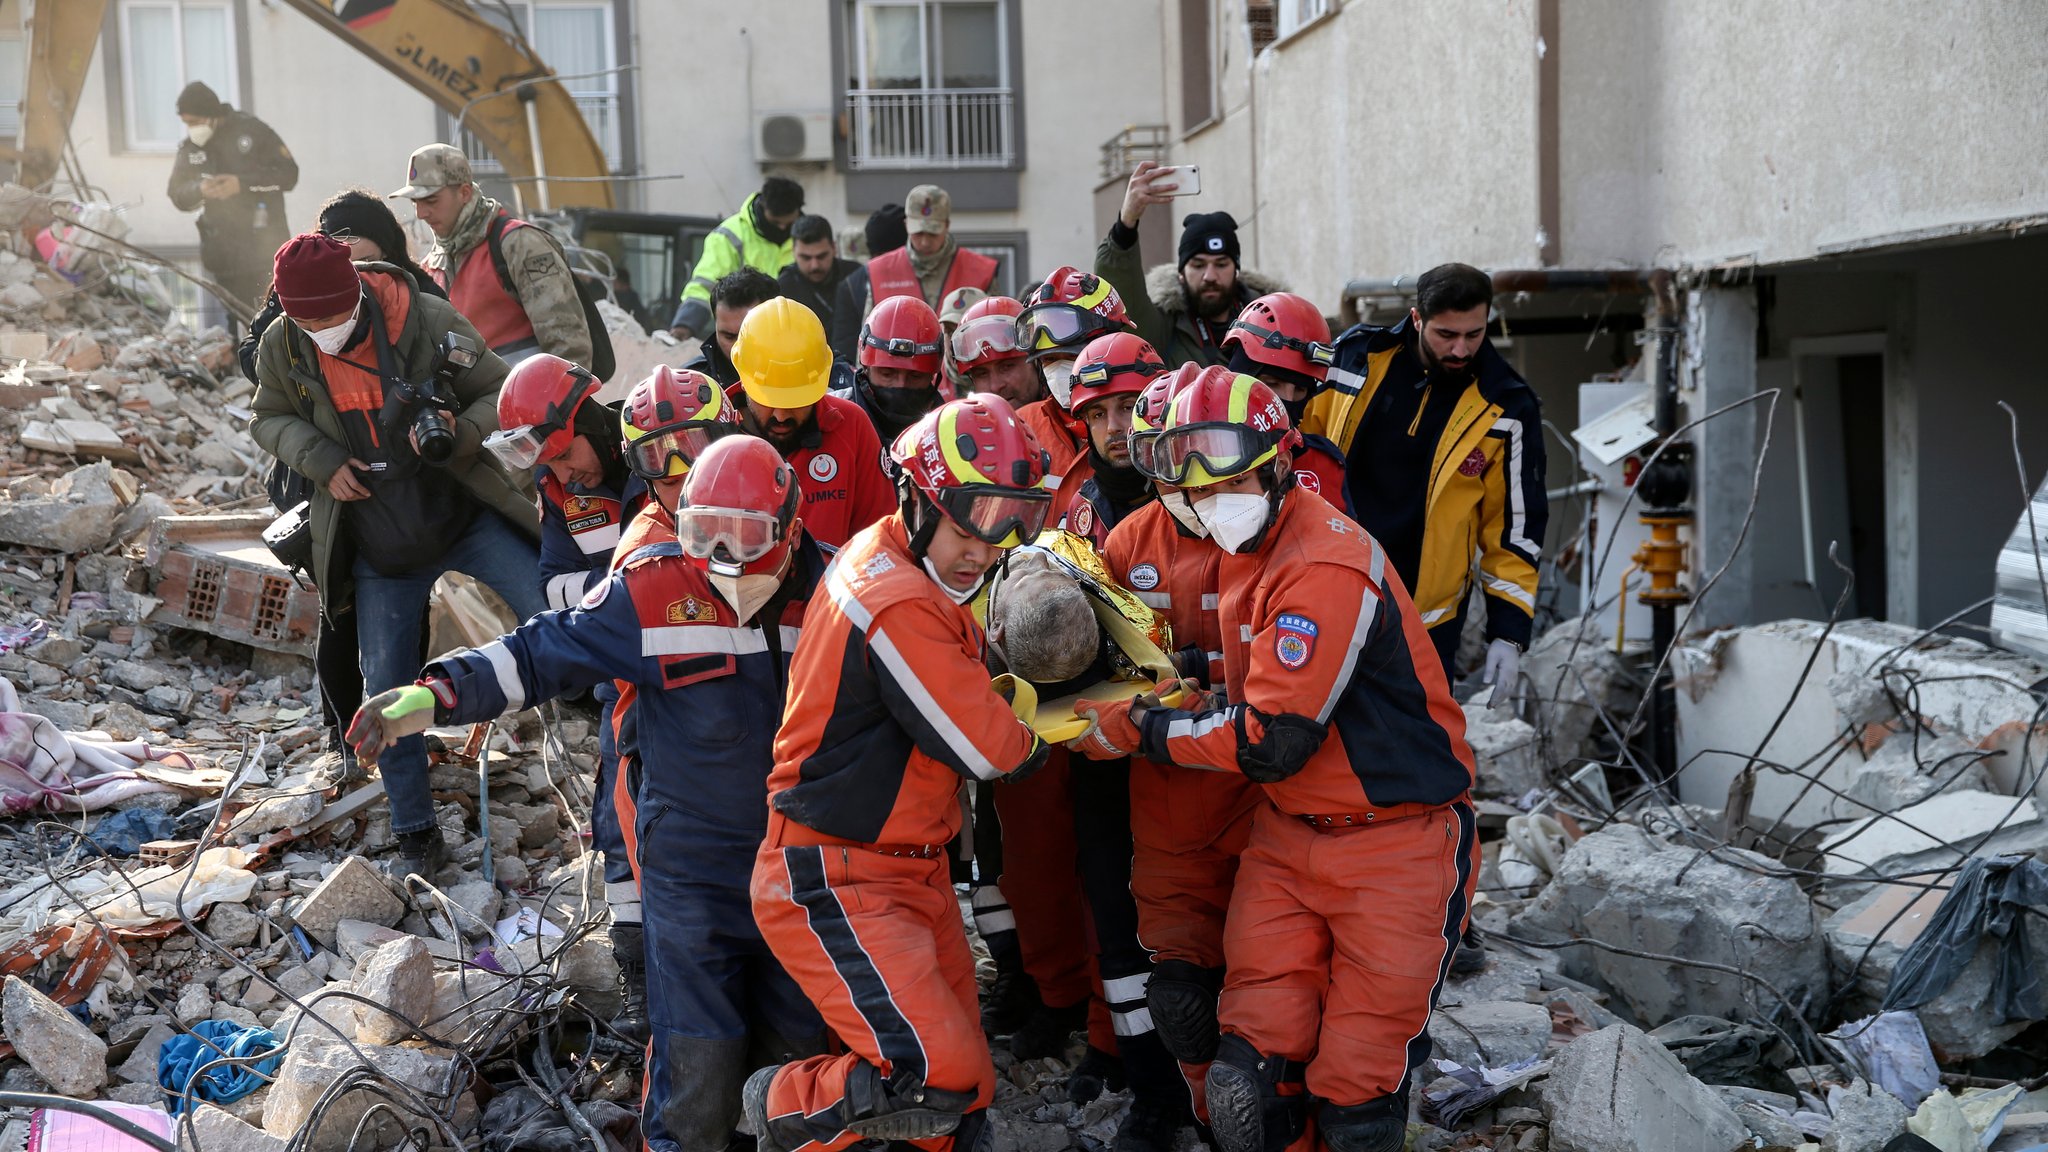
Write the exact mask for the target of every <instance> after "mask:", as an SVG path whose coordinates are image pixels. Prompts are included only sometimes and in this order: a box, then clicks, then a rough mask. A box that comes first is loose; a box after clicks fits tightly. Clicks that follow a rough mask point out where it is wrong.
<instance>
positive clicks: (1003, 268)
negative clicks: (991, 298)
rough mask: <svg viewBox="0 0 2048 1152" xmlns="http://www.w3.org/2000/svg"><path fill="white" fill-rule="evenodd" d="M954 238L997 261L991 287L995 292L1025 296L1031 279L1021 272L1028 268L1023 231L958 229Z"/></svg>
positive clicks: (971, 249)
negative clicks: (1025, 288) (960, 230)
mask: <svg viewBox="0 0 2048 1152" xmlns="http://www.w3.org/2000/svg"><path fill="white" fill-rule="evenodd" d="M953 238H954V239H955V240H958V241H959V242H960V246H961V247H962V248H965V249H967V250H968V251H970V252H979V253H980V254H982V255H983V256H987V257H989V258H990V259H992V260H994V261H995V262H996V279H995V283H994V284H992V285H991V286H990V290H991V291H993V292H994V293H995V294H996V295H998V296H1008V297H1010V298H1011V299H1013V300H1017V299H1022V298H1023V295H1024V293H1023V289H1024V287H1025V285H1027V284H1028V283H1029V281H1028V280H1025V279H1024V278H1023V277H1022V276H1021V275H1020V273H1022V272H1023V270H1024V234H1023V233H1022V232H956V233H954V234H953Z"/></svg>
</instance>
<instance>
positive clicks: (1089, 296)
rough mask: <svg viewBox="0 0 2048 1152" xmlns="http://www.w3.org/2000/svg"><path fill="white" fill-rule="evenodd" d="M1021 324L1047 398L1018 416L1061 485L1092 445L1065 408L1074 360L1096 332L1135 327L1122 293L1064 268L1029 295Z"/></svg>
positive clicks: (1055, 481)
mask: <svg viewBox="0 0 2048 1152" xmlns="http://www.w3.org/2000/svg"><path fill="white" fill-rule="evenodd" d="M1017 325H1018V330H1019V334H1020V336H1021V338H1022V340H1023V343H1024V347H1025V350H1026V352H1027V354H1028V355H1029V356H1030V359H1031V364H1032V367H1033V368H1034V369H1036V370H1037V372H1038V378H1039V380H1040V382H1041V383H1042V384H1043V385H1044V386H1045V391H1046V398H1045V399H1044V400H1042V401H1040V402H1038V403H1037V404H1033V405H1031V406H1030V407H1028V408H1024V409H1021V410H1020V415H1022V416H1023V417H1024V421H1025V423H1027V424H1029V425H1030V426H1031V431H1032V433H1033V434H1034V435H1036V436H1037V437H1038V438H1039V443H1040V444H1041V445H1042V446H1043V447H1044V448H1045V450H1046V451H1047V452H1048V453H1050V454H1051V456H1052V476H1053V478H1052V480H1051V481H1049V482H1050V483H1051V484H1052V485H1053V486H1054V487H1058V485H1059V482H1060V479H1061V478H1063V477H1064V476H1065V475H1066V473H1067V469H1068V467H1069V466H1071V465H1072V464H1073V462H1074V461H1075V460H1077V459H1080V458H1081V457H1082V456H1084V455H1086V453H1087V449H1088V443H1087V437H1086V435H1085V434H1084V431H1083V429H1082V428H1081V427H1080V426H1079V423H1078V422H1077V421H1076V420H1075V419H1074V418H1073V414H1072V413H1071V412H1070V411H1069V410H1068V407H1067V405H1068V403H1069V401H1070V400H1071V398H1072V393H1073V387H1074V359H1075V357H1077V356H1079V355H1080V354H1081V349H1083V348H1085V347H1087V345H1088V342H1089V341H1090V340H1093V339H1095V338H1096V337H1097V336H1101V335H1105V334H1107V333H1110V332H1129V331H1131V322H1130V317H1129V316H1128V315H1127V314H1126V313H1125V312H1124V302H1123V297H1121V296H1119V295H1117V291H1116V289H1115V288H1114V287H1112V286H1111V285H1110V283H1109V281H1107V280H1104V279H1103V278H1102V277H1100V276H1096V275H1094V274H1093V273H1090V272H1083V271H1081V270H1080V269H1078V268H1070V267H1064V266H1062V267H1059V268H1055V269H1053V270H1052V274H1051V275H1049V276H1047V277H1046V278H1045V280H1044V281H1043V282H1041V283H1040V284H1039V286H1038V287H1037V288H1035V289H1033V290H1032V292H1031V295H1030V296H1029V297H1027V298H1026V299H1025V301H1024V311H1023V312H1022V313H1020V314H1019V315H1018V317H1017Z"/></svg>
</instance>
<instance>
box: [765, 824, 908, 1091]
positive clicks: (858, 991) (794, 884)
mask: <svg viewBox="0 0 2048 1152" xmlns="http://www.w3.org/2000/svg"><path fill="white" fill-rule="evenodd" d="M782 866H783V874H784V875H785V876H786V877H787V878H788V881H789V887H788V889H787V891H788V892H789V899H790V903H792V904H795V905H796V906H797V907H799V908H802V909H803V910H804V914H805V919H806V921H807V923H808V926H809V927H810V930H811V936H812V938H813V939H814V940H816V941H817V943H818V950H819V951H821V952H823V953H824V954H825V958H826V959H827V960H828V961H830V962H831V964H832V968H833V971H834V972H835V973H837V974H838V976H839V979H840V981H841V982H842V983H843V984H844V985H845V987H846V992H847V996H848V998H849V999H850V1000H851V1001H852V1003H853V1010H854V1011H855V1012H858V1013H860V1017H861V1022H862V1023H863V1024H866V1025H867V1026H868V1031H869V1033H871V1034H872V1035H873V1036H874V1039H875V1047H876V1048H877V1049H878V1050H879V1051H880V1052H881V1055H882V1058H883V1059H884V1060H887V1061H889V1063H890V1065H891V1066H892V1067H893V1068H894V1069H895V1070H896V1071H897V1072H903V1073H908V1074H910V1075H913V1076H916V1077H918V1078H919V1079H920V1080H922V1078H923V1077H924V1074H925V1072H926V1070H927V1069H928V1068H929V1067H930V1064H929V1062H928V1059H927V1057H926V1055H925V1050H924V1037H922V1036H919V1035H918V1034H917V1027H916V1025H914V1024H912V1023H911V1022H910V1018H909V1017H908V1016H907V1015H905V1013H904V1011H903V1009H902V1008H901V1007H900V1006H899V1005H898V1004H897V1003H896V993H895V991H894V990H893V989H891V988H890V987H889V982H888V981H887V980H885V979H883V977H882V971H881V968H880V967H879V966H877V965H876V964H875V958H874V956H873V955H872V954H870V953H869V952H868V948H867V944H866V943H864V942H863V941H862V940H861V938H860V934H859V933H858V932H856V931H855V930H854V927H853V918H852V917H851V916H849V915H847V912H846V906H845V904H844V903H842V902H841V901H840V899H839V893H838V892H836V891H834V890H833V888H832V885H831V882H830V881H829V880H828V879H827V878H826V873H825V850H824V849H823V848H784V849H783V850H782Z"/></svg>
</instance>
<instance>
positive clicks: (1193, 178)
mask: <svg viewBox="0 0 2048 1152" xmlns="http://www.w3.org/2000/svg"><path fill="white" fill-rule="evenodd" d="M1152 190H1153V191H1155V192H1163V193H1165V194H1166V195H1168V196H1200V195H1201V194H1202V166H1201V165H1200V164H1178V165H1175V166H1173V167H1171V168H1161V169H1160V170H1159V174H1158V175H1156V176H1154V177H1153V178H1152Z"/></svg>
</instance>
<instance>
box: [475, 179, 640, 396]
mask: <svg viewBox="0 0 2048 1152" xmlns="http://www.w3.org/2000/svg"><path fill="white" fill-rule="evenodd" d="M511 226H512V218H511V217H509V216H507V215H505V214H504V213H503V212H500V213H498V214H497V215H496V216H493V217H492V218H491V224H490V227H489V228H488V229H487V230H486V231H485V233H484V236H485V239H486V243H487V244H488V246H489V247H490V250H491V267H492V268H494V269H496V270H497V273H498V283H499V285H500V286H502V287H503V288H504V289H505V292H506V294H507V295H509V296H511V297H512V298H513V299H514V300H517V299H519V290H518V289H517V288H515V287H513V286H512V273H511V271H510V270H509V269H507V268H506V267H505V230H506V229H507V228H510V227H511ZM524 226H525V227H528V228H537V229H538V230H539V231H540V234H541V235H543V236H545V237H547V238H548V243H550V244H553V245H554V246H555V251H556V252H560V253H561V255H562V266H563V267H565V268H568V269H569V278H570V279H571V280H574V281H575V282H576V298H577V299H578V300H581V301H582V302H583V325H584V327H586V328H588V329H590V363H588V364H585V365H584V367H585V368H588V369H590V374H591V375H592V376H595V377H597V379H598V381H599V382H600V383H602V382H604V381H606V380H609V379H611V376H612V373H613V372H615V371H617V370H618V366H619V365H618V360H617V358H616V357H615V356H613V354H612V336H611V333H610V332H608V331H606V330H605V326H604V317H603V316H600V315H598V311H597V302H598V301H599V300H603V299H605V292H604V289H603V288H602V287H600V286H598V285H597V284H596V283H594V282H593V281H591V279H590V278H589V277H586V276H578V275H577V274H576V269H575V268H574V267H571V266H570V264H569V254H568V253H567V252H563V251H562V245H561V242H560V241H557V240H556V239H555V237H554V234H553V233H552V232H549V231H548V230H547V229H545V228H540V226H539V225H537V224H526V225H524Z"/></svg>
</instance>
